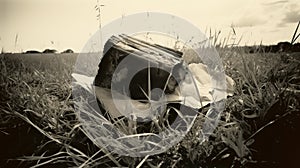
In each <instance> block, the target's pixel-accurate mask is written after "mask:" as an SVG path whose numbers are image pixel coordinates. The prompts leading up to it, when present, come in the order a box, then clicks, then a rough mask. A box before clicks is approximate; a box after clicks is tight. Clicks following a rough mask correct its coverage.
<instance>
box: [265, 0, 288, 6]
mask: <svg viewBox="0 0 300 168" xmlns="http://www.w3.org/2000/svg"><path fill="white" fill-rule="evenodd" d="M288 2H289V1H288V0H282V1H276V2H267V3H262V4H263V5H265V6H273V5H279V4H285V3H288Z"/></svg>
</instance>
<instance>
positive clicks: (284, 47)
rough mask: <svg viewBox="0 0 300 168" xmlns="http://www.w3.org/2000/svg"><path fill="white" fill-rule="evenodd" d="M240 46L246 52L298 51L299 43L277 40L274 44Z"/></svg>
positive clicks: (299, 48) (299, 49)
mask: <svg viewBox="0 0 300 168" xmlns="http://www.w3.org/2000/svg"><path fill="white" fill-rule="evenodd" d="M242 48H244V49H245V51H246V52H248V53H257V52H269V53H278V52H300V43H295V44H291V43H290V42H279V43H278V44H276V45H259V46H245V47H242Z"/></svg>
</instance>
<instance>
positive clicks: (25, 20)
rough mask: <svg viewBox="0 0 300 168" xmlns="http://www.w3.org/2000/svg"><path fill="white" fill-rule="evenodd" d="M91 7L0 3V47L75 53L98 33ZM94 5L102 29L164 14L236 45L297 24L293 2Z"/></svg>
mask: <svg viewBox="0 0 300 168" xmlns="http://www.w3.org/2000/svg"><path fill="white" fill-rule="evenodd" d="M96 4H97V1H96V0H0V47H3V48H4V51H11V52H19V51H26V50H29V49H36V50H41V51H42V50H44V49H45V48H54V49H57V50H58V51H62V50H64V49H67V48H71V49H73V50H75V51H77V52H80V50H81V49H82V47H83V46H84V44H85V43H86V42H87V40H88V39H89V38H90V37H91V36H92V35H93V34H94V33H95V32H96V31H97V29H98V21H97V19H96V16H97V12H96V11H95V8H94V7H95V5H96ZM100 4H103V5H104V6H103V7H102V8H101V13H102V14H101V19H102V25H105V24H107V23H109V22H111V21H112V20H114V19H117V18H120V17H126V16H127V15H130V14H135V13H139V12H151V11H155V12H164V13H170V14H172V15H176V16H178V17H181V18H184V19H186V20H188V21H189V22H191V23H193V24H194V25H196V26H197V27H199V29H200V30H201V31H203V32H205V30H209V28H211V29H212V30H217V31H221V34H220V35H221V38H225V37H228V34H229V32H230V31H232V28H231V27H234V28H235V32H236V38H237V39H238V38H240V37H242V41H241V45H245V44H246V45H253V44H259V43H260V42H261V41H262V43H263V44H276V43H278V42H279V41H290V40H291V38H292V35H293V32H294V30H295V27H296V25H297V22H298V21H299V20H300V2H299V0H279V1H276V0H275V1H274V0H266V1H262V0H248V1H246V0H244V1H241V0H208V1H202V0H193V1H192V0H163V1H162V0H118V1H117V0H100ZM16 36H17V43H16V44H15V40H16ZM298 41H299V40H298Z"/></svg>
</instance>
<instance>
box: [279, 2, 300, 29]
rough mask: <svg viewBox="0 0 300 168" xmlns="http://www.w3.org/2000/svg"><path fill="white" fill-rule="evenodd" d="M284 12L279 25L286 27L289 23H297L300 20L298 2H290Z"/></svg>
mask: <svg viewBox="0 0 300 168" xmlns="http://www.w3.org/2000/svg"><path fill="white" fill-rule="evenodd" d="M286 9H287V10H286V11H285V13H284V14H283V17H282V20H281V21H280V23H279V24H278V25H277V26H279V27H286V26H287V24H289V23H297V22H299V21H300V6H299V5H297V4H290V6H289V7H287V8H286Z"/></svg>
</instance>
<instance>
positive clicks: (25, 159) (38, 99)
mask: <svg viewBox="0 0 300 168" xmlns="http://www.w3.org/2000/svg"><path fill="white" fill-rule="evenodd" d="M211 36H212V38H215V37H217V36H219V35H218V32H216V35H215V37H213V35H211ZM228 39H231V38H230V37H228V38H227V41H230V40H228ZM213 41H214V44H215V45H218V43H217V41H220V40H218V39H215V40H213ZM221 41H224V40H221ZM225 41H226V39H225ZM221 44H222V43H221ZM219 52H220V56H221V58H222V59H223V65H224V67H225V71H226V74H228V75H229V76H231V77H232V78H233V79H234V80H235V82H236V85H235V90H234V93H235V94H234V96H232V97H230V98H228V100H227V102H226V109H225V111H224V112H223V113H222V115H221V121H220V123H219V125H218V127H217V128H216V130H215V131H214V133H213V134H212V135H211V136H210V138H209V140H208V141H205V142H203V141H200V140H201V138H200V137H199V136H200V135H201V128H202V124H203V122H204V120H205V116H204V114H205V113H206V111H207V110H208V109H207V108H204V109H202V110H201V113H199V115H198V117H197V120H196V121H195V124H194V125H193V127H192V129H191V130H190V132H189V133H188V135H187V136H186V137H185V138H184V139H183V140H182V141H181V142H180V143H178V144H177V145H175V146H174V147H172V148H171V149H169V150H168V151H167V152H165V153H162V154H159V155H154V156H146V157H144V158H131V157H125V156H118V155H116V154H113V153H111V152H108V151H106V149H105V148H101V147H99V146H96V145H95V144H94V143H93V142H92V141H91V140H89V138H87V136H86V135H85V134H84V131H83V130H82V125H81V123H80V122H79V121H78V119H77V117H76V115H75V114H74V113H75V111H74V101H73V98H72V92H71V85H70V83H71V72H72V66H73V64H74V61H70V60H68V59H63V58H60V57H59V56H58V57H57V58H50V59H49V58H45V60H40V61H31V60H29V61H28V60H27V61H26V60H23V59H26V58H25V56H24V55H19V57H21V58H22V59H20V58H18V57H17V58H15V59H13V58H12V57H9V56H8V55H6V56H3V55H1V57H0V74H1V75H0V85H1V87H0V89H1V90H0V93H1V95H3V96H1V101H0V121H1V131H2V132H4V133H5V131H6V129H7V128H8V127H19V125H20V123H22V124H21V125H22V127H26V128H27V129H28V130H30V129H35V130H37V131H38V132H39V136H41V137H43V138H38V141H37V142H35V148H34V149H32V153H31V154H29V155H28V154H27V156H22V155H23V154H20V155H18V154H15V155H14V156H13V158H10V159H11V160H10V162H11V161H12V160H18V161H21V162H22V163H27V164H29V165H31V166H33V167H41V166H45V165H46V166H50V165H64V166H73V167H74V166H75V167H109V166H129V167H166V166H169V167H187V166H199V165H201V166H202V167H211V166H216V167H218V166H220V165H222V166H225V167H230V166H231V167H236V166H247V165H249V164H252V163H257V162H258V161H257V160H255V158H253V152H254V151H253V150H252V144H253V143H254V142H255V140H256V136H257V134H259V133H260V132H262V131H263V130H264V129H265V128H267V127H269V126H270V125H274V124H276V123H277V121H278V120H281V119H282V118H284V117H285V116H287V115H293V114H294V112H295V111H297V110H298V111H299V100H298V99H297V94H298V93H297V90H299V88H300V84H299V69H298V67H299V64H300V63H299V61H298V60H297V59H296V58H294V57H292V56H290V55H287V54H284V53H283V54H271V53H254V54H247V53H246V52H245V51H243V50H242V49H241V48H238V47H234V45H230V44H229V43H228V44H227V42H224V43H223V44H222V47H220V48H219ZM40 57H43V56H40ZM49 60H51V61H55V63H51V61H49ZM49 64H51V65H49ZM278 104H283V105H282V106H280V107H282V108H283V109H282V111H280V113H276V115H274V116H275V117H274V116H273V115H270V113H272V111H270V109H271V108H272V107H274V106H275V105H278ZM121 127H122V126H121ZM123 128H125V126H123ZM134 128H135V127H134ZM125 131H126V130H125ZM7 136H8V135H7ZM21 136H22V137H24V138H25V137H26V136H31V135H27V133H26V132H22V133H21ZM9 145H13V144H9ZM16 152H17V151H16Z"/></svg>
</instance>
